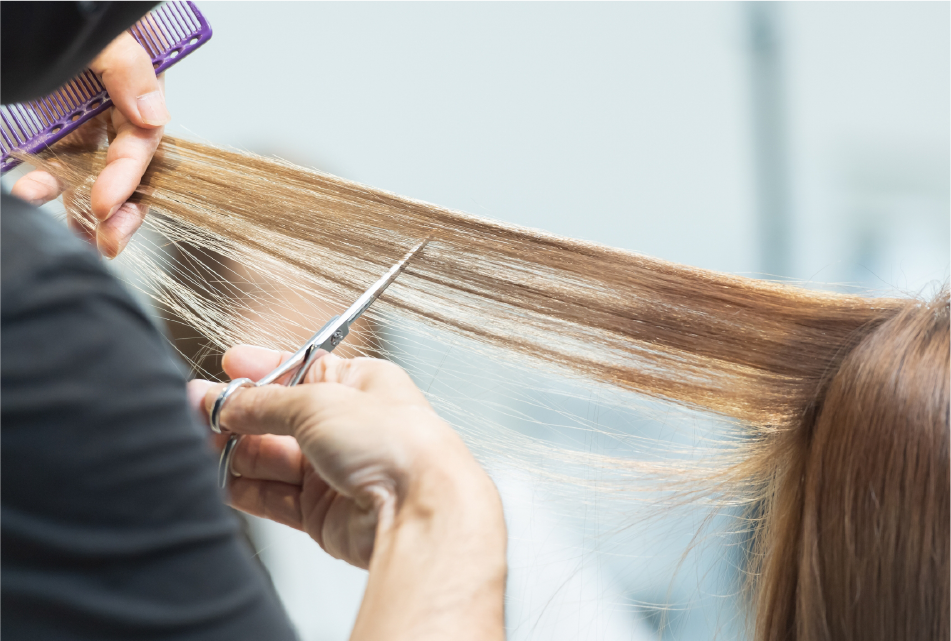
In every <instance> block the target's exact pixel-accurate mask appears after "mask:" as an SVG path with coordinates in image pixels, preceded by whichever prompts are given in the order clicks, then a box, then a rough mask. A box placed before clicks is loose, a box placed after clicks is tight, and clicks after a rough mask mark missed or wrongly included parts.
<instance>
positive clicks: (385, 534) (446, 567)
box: [353, 428, 506, 639]
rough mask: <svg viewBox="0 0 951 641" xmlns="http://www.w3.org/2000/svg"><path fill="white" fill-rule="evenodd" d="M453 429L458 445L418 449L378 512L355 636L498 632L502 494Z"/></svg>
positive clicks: (467, 635)
mask: <svg viewBox="0 0 951 641" xmlns="http://www.w3.org/2000/svg"><path fill="white" fill-rule="evenodd" d="M447 429H448V428H447ZM451 436H452V438H454V439H455V440H456V442H457V443H456V444H455V445H457V446H454V444H450V443H443V444H442V445H441V446H438V447H434V448H431V449H427V450H424V451H422V452H420V453H419V456H418V458H417V460H415V461H414V465H413V469H414V470H416V473H415V474H414V475H413V477H412V478H409V479H407V483H406V486H405V491H404V492H402V493H401V496H400V497H399V499H398V500H394V501H393V505H392V508H391V515H390V516H389V517H387V516H384V515H381V518H380V520H379V525H378V528H377V533H376V542H375V545H374V551H373V555H372V557H371V559H370V567H369V570H370V579H369V582H368V585H367V592H366V596H365V597H364V603H363V607H361V615H360V617H358V621H357V626H356V627H355V628H354V636H353V638H355V639H356V638H361V637H363V636H364V635H366V638H380V637H386V638H389V639H394V638H404V637H405V638H407V639H409V638H412V639H425V638H430V637H432V638H453V639H467V638H472V639H491V638H498V639H502V638H503V637H504V617H503V598H504V591H505V576H506V562H505V553H506V532H505V522H504V518H503V514H502V504H501V500H500V499H499V495H498V492H497V490H496V489H495V485H494V484H493V483H492V481H491V479H489V477H488V475H487V474H486V473H485V472H484V471H483V470H482V468H481V467H480V466H479V465H478V463H477V462H476V461H475V460H474V459H473V458H472V456H471V455H470V454H469V453H468V451H467V450H466V449H465V447H464V445H463V444H462V443H461V441H458V437H456V436H455V434H451ZM384 509H385V508H384ZM358 632H359V634H358Z"/></svg>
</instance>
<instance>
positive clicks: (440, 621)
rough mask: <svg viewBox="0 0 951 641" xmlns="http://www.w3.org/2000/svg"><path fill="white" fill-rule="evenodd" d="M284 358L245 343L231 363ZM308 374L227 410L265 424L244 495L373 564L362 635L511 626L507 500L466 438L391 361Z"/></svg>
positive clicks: (251, 431) (342, 552)
mask: <svg viewBox="0 0 951 641" xmlns="http://www.w3.org/2000/svg"><path fill="white" fill-rule="evenodd" d="M284 357H286V355H284ZM280 358H281V355H279V354H278V353H276V352H271V351H268V350H262V349H258V348H250V347H239V348H235V349H232V350H230V351H229V352H228V353H227V354H226V355H225V360H224V365H225V369H226V371H227V372H228V374H229V375H230V376H232V377H237V376H246V377H250V378H260V377H261V376H263V375H264V374H265V373H267V372H268V371H270V370H271V369H272V368H273V367H274V366H276V365H277V364H278V362H279V360H280ZM307 382H310V383H312V384H305V385H300V386H298V387H293V388H286V387H280V386H274V385H272V386H267V387H263V388H250V389H244V390H242V391H240V392H238V393H237V394H235V395H234V396H233V397H232V398H231V399H230V400H229V403H228V405H227V406H226V408H225V411H224V412H223V414H222V422H223V423H224V424H226V425H228V427H229V428H230V429H232V430H233V431H235V432H238V433H242V434H248V435H253V436H247V437H245V438H244V439H243V440H242V442H241V444H240V445H239V447H238V449H237V451H236V453H235V460H234V471H235V472H237V473H239V474H241V476H240V477H235V478H232V485H231V497H232V498H231V501H232V504H233V505H234V506H235V507H237V508H239V509H242V510H244V511H246V512H249V513H251V514H255V515H258V516H264V517H267V518H271V519H273V520H275V521H279V522H281V523H285V524H287V525H290V526H291V527H295V528H298V529H301V530H304V531H305V532H307V533H308V534H310V535H311V536H312V537H313V538H314V539H315V540H316V541H317V542H318V543H319V544H320V545H321V547H323V548H324V549H325V550H326V551H327V552H329V553H330V554H332V555H333V556H335V557H337V558H341V559H344V560H346V561H348V562H350V563H352V564H354V565H357V566H360V567H366V568H368V569H369V571H370V576H369V583H368V585H367V590H366V594H365V596H364V600H363V605H362V606H361V608H360V614H359V616H358V618H357V622H356V625H355V628H354V632H353V636H352V637H351V638H352V639H414V640H417V639H502V638H503V637H504V626H503V607H502V600H503V593H504V587H505V567H506V566H505V544H506V540H505V539H506V537H505V524H504V521H503V518H502V508H501V503H500V501H499V497H498V493H497V492H496V490H495V486H494V485H493V484H492V482H491V480H490V479H489V478H488V476H487V475H486V474H485V472H484V471H483V470H482V469H481V467H480V466H479V465H478V463H476V461H475V459H474V458H473V457H472V455H471V454H470V453H469V451H468V450H467V449H466V447H465V445H464V444H463V443H462V441H461V439H460V438H459V437H458V436H457V435H456V434H455V432H453V431H452V429H450V428H449V426H448V425H446V423H445V422H443V421H442V420H441V419H440V418H439V417H438V416H437V415H436V413H435V412H434V411H433V410H432V408H431V407H430V406H429V404H428V403H427V402H426V400H425V398H424V397H423V395H422V393H421V392H420V391H419V389H417V388H416V386H415V385H414V384H413V383H412V381H411V380H410V379H409V377H408V376H407V375H406V373H405V372H403V370H401V369H399V368H398V367H396V366H395V365H392V364H390V363H387V362H385V361H378V360H373V359H353V360H348V359H340V358H337V357H334V356H326V357H324V358H323V359H321V360H320V361H318V363H317V364H315V365H314V366H313V367H312V368H311V371H310V372H309V373H308V377H307ZM220 389H221V386H220V385H216V386H211V384H210V383H207V382H205V381H193V382H192V383H191V387H190V396H191V397H192V398H193V399H194V401H193V402H196V403H201V402H202V400H203V402H204V407H205V409H206V411H207V408H208V407H210V404H211V403H213V402H214V398H215V396H216V395H217V393H218V392H219V391H220ZM219 444H220V443H219Z"/></svg>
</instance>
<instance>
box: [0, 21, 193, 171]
mask: <svg viewBox="0 0 951 641" xmlns="http://www.w3.org/2000/svg"><path fill="white" fill-rule="evenodd" d="M129 33H130V34H132V37H133V38H135V39H136V40H137V41H138V43H139V44H141V45H142V47H144V48H145V50H146V51H147V52H148V54H149V57H150V58H152V66H153V67H154V68H155V73H156V75H158V74H160V73H162V72H163V71H165V70H166V69H168V68H169V67H171V66H172V65H173V64H175V63H176V62H178V61H179V60H181V59H182V58H184V57H185V56H187V55H188V54H190V53H191V52H192V51H194V50H195V49H197V48H198V47H200V46H201V45H203V44H205V43H206V42H207V41H208V39H209V38H211V27H210V26H209V25H208V21H206V20H205V17H204V16H203V15H201V12H199V11H198V8H197V7H195V5H194V3H192V2H167V3H165V4H163V5H161V6H159V7H157V8H156V9H154V10H152V11H151V12H150V13H148V14H147V15H146V16H145V17H143V18H142V19H141V20H139V21H138V22H136V23H135V24H134V25H132V26H131V27H130V28H129ZM111 106H112V100H111V99H110V98H109V94H108V92H107V91H106V88H105V87H104V86H103V84H102V81H101V80H99V78H98V76H96V74H95V73H93V72H92V71H90V70H89V69H86V70H85V71H83V72H82V73H81V74H79V75H78V76H77V77H75V78H73V79H72V80H70V81H69V82H67V83H66V84H65V85H63V86H62V87H60V88H59V89H57V90H56V91H54V92H53V93H52V94H50V95H49V96H46V97H45V98H40V99H39V100H30V101H28V102H23V103H16V104H12V105H2V106H0V151H2V152H3V154H2V157H0V171H2V172H3V173H6V171H7V170H8V169H12V168H13V167H16V166H17V165H19V164H20V161H19V160H17V159H16V158H14V157H12V156H11V155H10V153H11V152H12V151H14V150H17V151H22V152H25V153H36V152H37V151H39V150H40V149H43V148H44V147H48V146H49V145H51V144H53V143H54V142H56V141H57V140H59V139H61V138H62V137H64V136H65V135H67V134H68V133H70V132H72V131H74V130H76V128H78V127H79V126H80V125H82V124H83V123H84V122H86V121H87V120H89V119H90V118H93V117H95V116H96V115H98V114H100V113H102V112H103V111H105V110H106V109H108V108H109V107H111Z"/></svg>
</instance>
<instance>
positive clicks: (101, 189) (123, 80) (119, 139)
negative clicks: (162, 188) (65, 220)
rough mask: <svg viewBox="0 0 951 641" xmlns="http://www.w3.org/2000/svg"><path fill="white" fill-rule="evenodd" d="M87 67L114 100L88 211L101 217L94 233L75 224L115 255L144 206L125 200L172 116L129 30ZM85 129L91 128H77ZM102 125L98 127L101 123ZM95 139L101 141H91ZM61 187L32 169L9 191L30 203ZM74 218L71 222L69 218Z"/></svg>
mask: <svg viewBox="0 0 951 641" xmlns="http://www.w3.org/2000/svg"><path fill="white" fill-rule="evenodd" d="M90 68H91V69H92V70H93V71H94V72H96V73H97V74H98V75H99V76H100V77H101V78H102V82H103V84H104V85H105V87H106V89H107V90H108V91H109V96H110V97H111V98H112V101H113V104H114V105H115V106H114V107H113V108H112V109H109V110H108V111H106V112H105V113H104V114H102V115H100V116H99V118H103V119H108V120H111V125H112V128H111V129H110V138H112V137H111V131H112V130H114V132H115V137H114V138H112V139H111V141H110V144H109V151H108V154H107V156H106V163H107V164H106V166H105V168H104V169H103V170H102V173H100V174H99V177H98V178H97V179H96V183H95V184H94V185H93V188H92V211H93V214H94V215H95V216H96V218H97V219H98V221H99V225H98V227H97V229H96V232H95V238H93V237H92V236H91V234H89V233H88V232H85V229H84V228H83V227H82V226H81V225H76V224H74V225H73V227H74V229H76V230H77V231H79V232H80V233H81V234H82V235H84V236H85V237H86V238H87V239H88V240H90V241H93V240H95V243H96V245H97V247H98V248H99V251H100V252H101V253H102V254H103V255H105V256H107V257H109V258H114V257H115V256H116V255H118V254H119V252H121V251H122V250H123V249H124V248H125V246H126V244H127V243H128V242H129V239H130V238H132V234H134V233H135V231H136V230H137V229H138V228H139V226H140V225H141V224H142V220H143V218H144V217H145V214H146V211H147V209H148V208H147V207H145V206H144V205H139V204H135V203H130V202H127V201H128V199H129V197H130V196H131V195H132V193H133V192H134V191H135V189H136V187H138V185H139V181H140V180H141V179H142V174H144V173H145V170H146V168H147V167H148V166H149V162H151V160H152V155H153V154H154V153H155V149H156V148H157V147H158V144H159V142H160V141H161V140H162V134H163V132H164V130H165V128H164V125H165V124H166V123H168V121H169V120H170V119H171V116H169V113H168V110H167V109H166V108H165V81H164V78H156V77H155V70H154V69H153V68H152V61H151V59H150V58H149V54H148V53H147V52H146V51H145V49H143V48H142V46H141V45H139V43H138V42H136V41H135V39H133V38H132V36H131V35H129V34H128V33H127V32H123V33H122V34H121V35H120V36H119V37H118V38H116V39H115V40H113V41H112V43H110V44H109V46H107V47H106V48H105V49H103V51H102V53H100V54H99V56H98V57H97V58H96V59H95V60H93V62H92V64H91V65H90ZM83 129H89V130H90V131H93V129H92V128H89V127H85V126H84V127H81V128H80V131H82V130H83ZM100 129H101V128H100ZM89 142H90V144H98V142H99V141H92V140H90V141H89ZM61 192H62V186H61V185H60V184H59V182H58V181H57V180H56V179H55V178H54V177H53V176H52V175H50V174H49V173H47V172H45V171H39V170H38V171H33V172H30V173H28V174H27V175H25V176H23V177H22V178H21V179H20V180H18V181H17V183H16V184H15V185H14V186H13V189H12V193H13V195H14V196H17V197H19V198H21V199H23V200H26V201H28V202H30V203H32V204H34V205H42V204H43V203H45V202H48V201H50V200H53V199H54V198H56V197H57V196H59V194H60V193H61ZM73 222H75V221H73Z"/></svg>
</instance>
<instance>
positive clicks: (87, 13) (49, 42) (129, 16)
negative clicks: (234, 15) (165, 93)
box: [0, 2, 158, 105]
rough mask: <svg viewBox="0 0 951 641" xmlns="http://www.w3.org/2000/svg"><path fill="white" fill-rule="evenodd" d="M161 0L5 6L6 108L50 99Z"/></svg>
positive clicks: (0, 47)
mask: <svg viewBox="0 0 951 641" xmlns="http://www.w3.org/2000/svg"><path fill="white" fill-rule="evenodd" d="M156 4H158V3H156V2H0V94H2V96H0V97H2V100H3V104H5V105H7V104H10V103H12V102H22V101H23V100H28V99H30V98H39V97H41V96H45V95H47V94H49V93H50V92H52V91H53V90H55V89H57V88H58V87H59V86H60V85H62V84H63V83H64V82H66V81H67V80H69V79H70V78H72V77H73V76H75V75H77V74H78V73H79V72H80V71H82V70H83V69H84V68H85V67H87V66H89V63H90V62H91V61H92V59H93V58H95V57H96V55H97V54H98V53H99V52H100V51H102V50H103V49H104V48H105V46H106V45H107V44H109V43H110V42H112V40H113V38H115V37H116V36H118V35H119V34H120V33H122V32H123V31H124V30H125V29H128V28H129V27H131V26H132V25H133V24H134V23H135V21H136V20H138V19H139V18H141V17H142V16H144V15H145V14H146V13H148V12H149V11H151V9H152V7H154V6H155V5H156Z"/></svg>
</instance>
